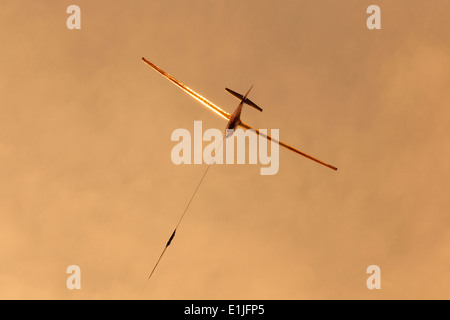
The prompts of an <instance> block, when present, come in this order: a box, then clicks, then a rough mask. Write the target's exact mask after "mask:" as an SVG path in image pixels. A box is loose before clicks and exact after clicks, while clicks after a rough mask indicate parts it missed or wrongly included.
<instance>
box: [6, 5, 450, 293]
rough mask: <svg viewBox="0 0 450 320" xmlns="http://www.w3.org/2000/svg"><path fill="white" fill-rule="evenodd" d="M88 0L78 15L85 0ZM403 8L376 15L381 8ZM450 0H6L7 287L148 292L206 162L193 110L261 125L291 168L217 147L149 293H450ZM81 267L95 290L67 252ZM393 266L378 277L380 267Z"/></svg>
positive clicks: (208, 119) (220, 124)
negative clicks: (238, 160)
mask: <svg viewBox="0 0 450 320" xmlns="http://www.w3.org/2000/svg"><path fill="white" fill-rule="evenodd" d="M71 4H77V5H78V6H80V8H81V19H82V20H81V26H82V28H81V30H72V31H71V30H68V29H67V27H66V19H67V17H68V16H69V15H68V14H67V13H66V8H67V7H68V6H69V5H71ZM371 4H377V5H379V6H380V8H381V17H382V22H381V25H382V29H381V30H373V31H371V30H368V29H367V27H366V19H367V17H368V15H367V14H366V8H367V7H368V6H369V5H371ZM448 12H450V2H449V1H447V0H435V1H433V5H430V4H428V2H427V1H423V0H422V1H418V0H397V1H395V2H393V1H386V0H376V1H375V0H374V1H360V0H346V1H339V2H338V1H333V0H326V1H325V0H323V1H320V2H318V1H312V0H309V1H280V2H277V5H276V6H275V5H274V2H273V1H261V0H258V1H256V0H252V1H247V0H246V1H236V0H231V1H230V0H227V1H222V0H217V1H208V0H201V1H200V0H196V1H189V2H187V1H178V0H171V1H137V0H136V1H132V2H130V1H114V2H106V1H81V0H80V1H76V3H74V2H67V1H58V3H57V4H55V3H54V1H50V0H45V1H44V0H40V1H23V0H22V1H8V0H3V1H1V3H0V39H1V40H2V49H1V51H0V57H1V59H0V70H1V73H0V97H1V103H0V259H1V263H0V298H1V299H136V298H137V297H138V295H139V293H140V292H141V290H142V287H143V286H144V284H145V281H146V278H147V277H148V274H149V272H150V270H151V268H152V267H153V264H154V263H155V261H156V259H157V258H158V256H159V254H160V253H161V250H162V249H163V247H164V245H165V243H166V241H167V239H168V237H169V236H170V234H171V232H172V231H173V227H174V226H175V224H176V223H177V221H178V219H179V217H180V215H181V213H182V211H183V209H184V207H185V205H186V203H187V201H188V200H189V198H190V196H191V194H192V192H193V191H194V189H195V187H196V185H197V182H198V180H199V179H200V177H201V175H202V173H203V172H204V170H205V168H206V165H205V164H203V165H180V166H176V165H174V164H173V163H172V161H171V159H170V152H171V149H172V147H173V146H174V145H175V143H174V142H171V141H170V135H171V133H172V131H173V130H175V129H177V128H187V129H192V128H193V123H194V120H202V121H203V127H204V129H206V128H219V129H224V128H225V125H226V122H225V121H224V120H223V119H220V118H219V117H217V116H216V115H215V114H214V113H212V112H210V111H208V110H206V109H205V108H204V107H202V106H201V105H200V104H199V103H198V102H197V101H195V100H194V99H192V98H190V97H189V96H188V95H186V94H185V93H183V92H182V91H181V90H180V89H178V88H176V87H175V86H173V85H172V84H170V83H169V82H168V81H167V80H165V79H164V78H162V77H161V76H160V75H158V74H157V73H156V72H155V71H153V70H151V69H150V68H149V67H148V66H146V65H145V64H143V63H142V61H141V57H146V58H147V59H148V60H150V61H152V62H153V63H155V64H156V65H158V66H160V67H161V68H163V69H164V70H166V71H167V72H169V73H170V74H172V75H173V76H175V77H176V78H178V79H179V80H181V81H182V82H184V83H185V84H187V85H188V86H190V87H191V88H193V89H194V90H196V91H197V92H199V93H200V94H202V95H204V96H205V97H206V98H208V99H210V100H211V101H213V102H214V103H216V104H217V105H219V106H221V107H222V108H223V109H224V110H226V111H227V112H232V111H233V110H234V108H235V107H236V106H237V100H236V99H235V98H234V97H232V96H231V95H229V94H228V93H226V92H225V90H224V88H225V87H229V88H232V89H233V90H236V91H238V92H245V91H246V90H247V89H248V88H249V87H250V85H252V84H253V85H254V87H253V89H252V92H251V94H250V98H251V99H252V100H253V101H254V102H255V103H257V104H258V105H260V106H261V107H262V108H263V109H264V112H262V113H259V112H256V111H255V110H252V109H250V108H247V109H244V111H243V115H242V118H243V120H244V121H245V122H247V123H249V124H252V125H253V126H255V127H256V128H267V129H271V128H276V129H279V130H280V139H281V140H283V141H286V142H287V143H289V144H292V145H293V146H295V147H298V148H299V149H301V150H303V151H305V152H307V153H310V154H311V155H313V156H317V157H318V158H319V159H322V160H324V161H326V162H329V163H331V164H333V165H335V166H337V167H338V168H339V170H338V171H337V172H334V171H332V170H329V169H328V168H325V167H323V166H320V165H318V164H316V163H314V162H312V161H310V160H307V159H305V158H303V157H301V156H299V155H296V154H294V153H292V152H289V151H287V150H284V149H280V170H279V172H278V174H277V175H275V176H262V175H260V174H259V173H260V172H259V168H260V165H217V166H213V167H211V169H210V170H209V172H208V175H207V176H206V178H205V180H204V183H203V185H202V186H201V188H200V189H199V192H198V193H197V195H196V198H195V199H194V201H193V203H192V205H191V207H190V208H189V211H188V213H187V215H186V217H185V220H183V223H182V224H181V226H180V228H179V230H178V232H177V236H176V237H175V239H174V241H173V243H172V245H171V246H170V247H169V249H168V250H167V252H166V255H165V257H164V259H163V260H162V261H161V263H160V265H159V267H158V269H157V270H156V273H155V275H154V277H153V278H152V279H151V281H150V282H149V283H148V284H147V287H146V288H145V291H144V293H143V295H142V297H141V298H145V299H434V298H437V299H449V298H450V289H449V287H450V277H449V276H448V270H450V250H449V249H450V233H449V232H448V231H449V227H450V214H449V213H450V210H449V209H450V200H449V197H448V190H449V188H450V179H449V178H450V170H449V165H448V158H449V157H450V134H449V133H450V132H449V130H450V129H449V128H450V112H449V111H448V106H449V104H450V91H449V90H448V88H449V85H450V76H449V73H448V70H450V53H449V49H450V28H449V27H448ZM72 264H75V265H78V266H80V268H81V286H82V289H81V290H73V291H70V290H68V289H67V287H66V279H67V277H68V274H66V268H67V266H69V265H72ZM373 264H375V265H378V266H380V268H381V286H382V289H381V290H368V289H367V287H366V279H367V277H368V276H369V275H368V274H366V268H367V267H368V266H369V265H373Z"/></svg>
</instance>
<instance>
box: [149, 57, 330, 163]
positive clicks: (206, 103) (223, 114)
mask: <svg viewBox="0 0 450 320" xmlns="http://www.w3.org/2000/svg"><path fill="white" fill-rule="evenodd" d="M142 61H143V62H144V63H146V64H147V65H148V66H150V67H151V68H152V69H154V70H156V71H157V72H159V73H160V74H161V75H163V76H164V77H165V78H166V79H168V80H170V81H171V82H172V83H174V84H175V85H177V86H178V87H180V88H181V89H183V90H184V91H185V92H186V93H188V94H189V95H190V96H192V97H193V98H194V99H196V100H198V101H199V102H201V103H202V104H203V105H204V106H206V107H207V108H209V109H210V110H212V111H214V112H215V113H216V114H218V115H219V116H220V117H222V118H224V119H225V120H228V122H229V123H228V125H227V128H228V127H230V124H231V123H230V122H231V121H232V122H233V128H232V129H234V128H235V127H238V126H240V127H242V128H244V129H252V130H254V131H255V133H256V134H258V135H260V136H262V137H264V138H266V139H267V140H269V141H273V142H275V143H278V144H279V145H281V146H283V147H285V148H286V149H289V150H291V151H293V152H295V153H297V154H299V155H302V156H304V157H306V158H308V159H311V160H313V161H315V162H317V163H320V164H321V165H324V166H326V167H328V168H330V169H333V170H337V168H336V167H334V166H332V165H331V164H328V163H326V162H323V161H321V160H319V159H317V158H315V157H312V156H310V155H308V154H306V153H304V152H302V151H300V150H298V149H296V148H294V147H292V146H290V145H288V144H286V143H284V142H282V141H278V140H276V139H274V138H272V137H271V136H269V135H265V134H263V133H261V132H259V130H258V129H256V128H253V127H252V126H250V125H248V124H246V123H244V122H243V121H241V119H240V113H241V112H240V111H241V110H242V105H243V104H244V103H245V104H248V105H249V106H251V107H253V108H255V109H257V110H259V111H262V109H261V108H260V107H258V106H257V105H256V104H255V103H253V102H252V101H251V100H249V99H247V95H245V96H242V95H241V94H240V93H237V92H235V91H233V90H231V89H228V88H226V89H225V90H226V91H227V92H229V93H230V94H232V95H233V96H235V97H236V98H238V99H239V100H241V103H240V104H239V106H238V107H237V109H236V111H235V112H234V113H233V114H230V113H228V112H226V111H225V110H223V109H222V108H220V107H218V106H216V105H215V104H214V103H212V102H211V101H209V100H208V99H206V98H204V97H203V96H201V95H199V94H198V93H197V92H195V91H194V90H192V89H191V88H189V87H188V86H186V85H184V84H183V83H181V82H180V81H178V80H177V79H175V78H174V77H172V76H171V75H170V74H168V73H167V72H165V71H164V70H162V69H161V68H159V67H158V66H156V65H154V64H153V63H151V62H150V61H148V60H147V59H145V58H144V57H142ZM250 89H251V88H250ZM249 91H250V90H249ZM247 94H248V92H247ZM230 128H231V127H230Z"/></svg>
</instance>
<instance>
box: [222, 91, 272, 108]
mask: <svg viewBox="0 0 450 320" xmlns="http://www.w3.org/2000/svg"><path fill="white" fill-rule="evenodd" d="M252 87H253V86H252ZM251 89H252V88H250V90H251ZM225 90H227V92H228V93H230V94H231V95H233V96H235V97H236V98H238V99H239V100H241V101H242V102H244V103H245V104H248V105H249V106H250V107H253V108H255V109H256V110H258V111H263V109H261V108H260V107H259V106H257V105H256V103H254V102H253V101H252V100H250V99H248V98H247V94H248V93H249V92H250V90H248V92H247V94H246V95H245V96H243V95H242V94H240V93H238V92H236V91H233V90H231V89H228V88H225Z"/></svg>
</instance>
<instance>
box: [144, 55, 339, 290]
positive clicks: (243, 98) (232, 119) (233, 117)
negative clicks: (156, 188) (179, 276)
mask: <svg viewBox="0 0 450 320" xmlns="http://www.w3.org/2000/svg"><path fill="white" fill-rule="evenodd" d="M142 61H144V62H145V63H146V64H147V65H149V66H150V67H152V68H153V69H154V70H156V71H158V72H159V73H160V74H162V75H163V76H164V77H165V78H166V79H168V80H170V81H171V82H172V83H174V84H176V85H177V86H178V87H180V88H181V89H183V90H184V91H185V92H187V93H188V94H189V95H191V96H192V97H193V98H195V99H196V100H198V101H200V102H201V103H202V104H203V105H205V106H206V107H208V108H209V109H210V110H212V111H214V112H215V113H216V114H218V115H219V116H220V117H222V118H224V119H225V120H228V123H227V127H226V138H227V137H229V136H231V135H232V134H233V133H234V129H235V128H237V127H238V126H240V127H242V128H244V129H252V130H254V131H255V133H257V134H258V135H260V136H262V137H264V138H266V139H267V140H269V141H273V142H275V143H279V144H280V145H282V146H283V147H285V148H287V149H289V150H291V151H294V152H295V153H297V154H300V155H302V156H304V157H306V158H308V159H311V160H313V161H315V162H318V163H320V164H322V165H324V166H326V167H328V168H331V169H333V170H337V168H336V167H333V166H332V165H330V164H328V163H325V162H323V161H321V160H318V159H316V158H314V157H312V156H310V155H308V154H306V153H304V152H302V151H300V150H297V149H295V148H294V147H291V146H290V145H288V144H285V143H284V142H281V141H278V140H276V139H273V138H272V137H271V136H269V135H265V134H263V133H261V132H259V130H257V129H255V128H253V127H251V126H249V125H248V124H246V123H244V122H242V121H241V111H242V108H243V106H244V104H247V105H249V106H251V107H253V108H255V109H256V110H258V111H263V110H262V109H261V108H260V107H259V106H258V105H256V104H255V103H254V102H253V101H251V100H250V99H248V98H247V96H248V94H249V93H250V90H251V89H252V87H253V86H252V87H250V89H249V90H248V91H247V93H246V94H245V95H241V94H240V93H238V92H235V91H233V90H231V89H228V88H225V90H226V91H227V92H229V93H230V94H232V95H233V96H235V97H236V98H237V99H239V100H240V103H239V105H238V107H237V108H236V110H235V111H234V112H233V114H230V113H228V112H226V111H225V110H223V109H221V108H220V107H218V106H216V105H215V104H213V103H212V102H210V101H209V100H207V99H206V98H204V97H202V96H201V95H199V94H198V93H197V92H195V91H194V90H192V89H191V88H189V87H188V86H186V85H184V84H183V83H181V82H180V81H178V80H177V79H175V78H174V77H172V76H171V75H170V74H168V73H167V72H165V71H164V70H162V69H161V68H159V67H157V66H156V65H154V64H153V63H151V62H150V61H148V60H147V59H145V58H142ZM222 142H223V141H222ZM211 164H212V162H211V163H210V164H209V165H208V166H207V168H206V170H205V172H204V173H203V176H202V178H201V179H200V181H199V183H198V185H197V187H196V189H195V191H194V193H193V195H192V196H191V199H190V200H189V202H188V204H187V206H186V207H185V209H184V212H183V214H182V215H181V218H180V219H179V220H178V223H177V225H176V226H175V229H174V230H173V232H172V234H171V236H170V238H169V240H168V241H167V243H166V246H165V247H164V250H163V251H162V253H161V255H160V256H159V259H158V260H157V262H156V264H155V265H154V267H153V269H152V271H151V272H150V275H149V277H148V278H147V281H148V280H149V279H150V278H151V276H152V275H153V273H154V271H155V269H156V267H157V266H158V264H159V262H160V261H161V259H162V257H163V255H164V253H165V252H166V249H167V247H169V246H170V244H171V242H172V240H173V238H174V237H175V233H176V231H177V229H178V226H179V225H180V223H181V221H182V220H183V218H184V216H185V214H186V212H187V210H188V208H189V206H190V204H191V202H192V200H193V199H194V197H195V195H196V193H197V191H198V189H199V187H200V185H201V183H202V181H203V179H204V178H205V176H206V173H207V172H208V170H209V168H210V166H211ZM146 283H147V282H146ZM144 289H145V286H144ZM144 289H143V290H144ZM143 290H142V292H143ZM142 292H141V294H142Z"/></svg>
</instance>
